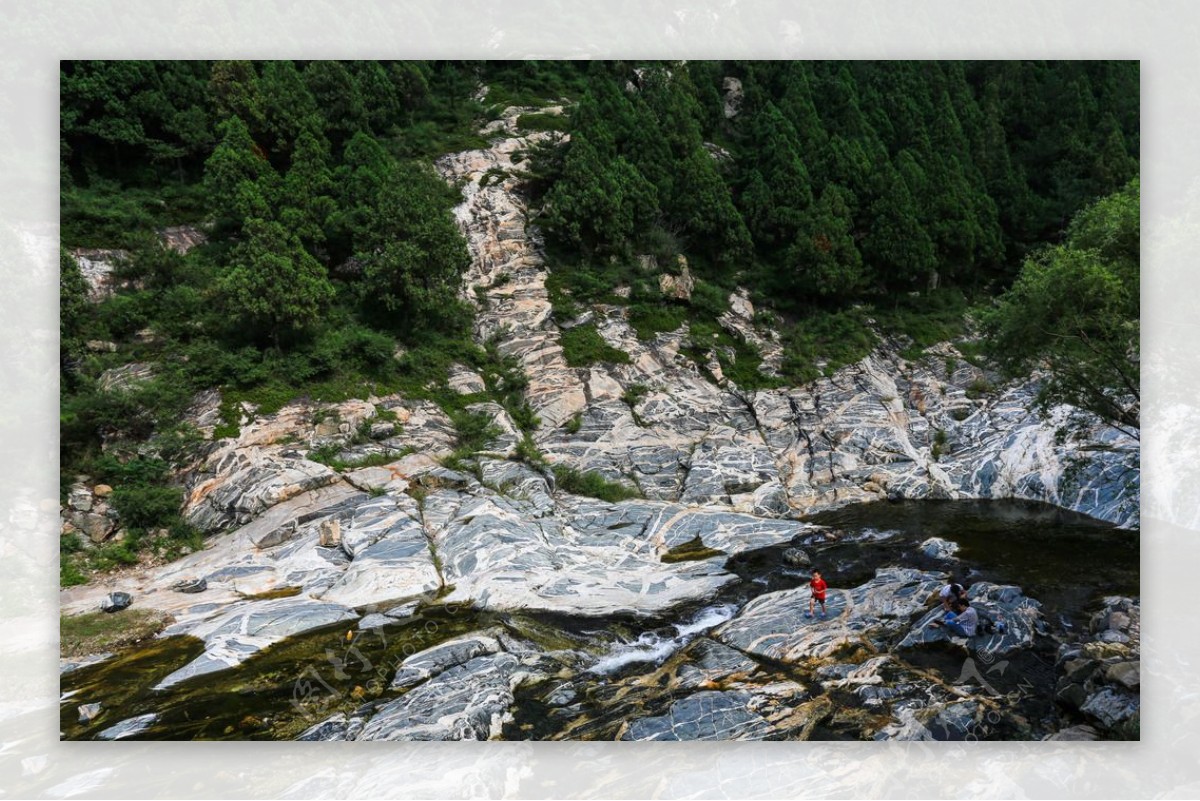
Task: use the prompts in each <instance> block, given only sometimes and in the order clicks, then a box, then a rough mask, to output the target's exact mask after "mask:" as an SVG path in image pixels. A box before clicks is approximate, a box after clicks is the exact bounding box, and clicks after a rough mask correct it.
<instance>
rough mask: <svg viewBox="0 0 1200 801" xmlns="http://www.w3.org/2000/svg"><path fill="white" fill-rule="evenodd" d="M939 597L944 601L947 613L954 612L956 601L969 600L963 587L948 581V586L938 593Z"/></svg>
mask: <svg viewBox="0 0 1200 801" xmlns="http://www.w3.org/2000/svg"><path fill="white" fill-rule="evenodd" d="M938 597H939V598H941V599H942V609H945V610H946V611H947V612H953V611H954V604H955V602H956V601H960V600H961V601H965V600H967V591H966V590H965V589H964V588H963V585H961V584H958V583H956V582H954V581H947V582H946V586H945V587H942V589H941V590H940V591H938Z"/></svg>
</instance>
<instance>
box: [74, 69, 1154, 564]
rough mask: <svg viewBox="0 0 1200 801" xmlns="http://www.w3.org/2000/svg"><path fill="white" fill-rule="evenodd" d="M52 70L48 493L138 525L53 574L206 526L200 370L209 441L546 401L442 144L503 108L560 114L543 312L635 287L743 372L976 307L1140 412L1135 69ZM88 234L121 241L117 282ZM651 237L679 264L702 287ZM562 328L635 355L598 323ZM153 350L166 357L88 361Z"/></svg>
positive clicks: (1053, 362)
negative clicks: (511, 342)
mask: <svg viewBox="0 0 1200 801" xmlns="http://www.w3.org/2000/svg"><path fill="white" fill-rule="evenodd" d="M481 87H486V88H487V91H486V93H485V92H482V91H481ZM60 88H61V140H60V149H61V162H60V168H61V231H62V246H63V250H62V258H61V281H60V289H61V321H60V334H61V345H60V367H61V474H62V486H63V492H64V493H65V492H66V491H67V488H68V487H69V485H70V482H71V481H72V480H73V478H74V476H75V475H77V474H80V473H87V474H88V475H90V476H92V477H94V478H97V479H99V480H103V481H107V482H108V483H110V484H112V485H113V486H114V487H115V490H114V495H113V499H112V501H113V505H114V506H115V507H116V508H117V510H118V512H119V513H120V515H121V518H122V520H124V521H126V524H127V527H128V530H129V531H130V532H131V533H130V536H128V537H126V539H125V540H124V541H123V542H121V543H119V544H113V545H106V546H104V548H101V549H97V550H90V551H88V552H87V553H86V554H85V553H83V549H82V546H81V544H80V543H78V542H72V541H70V540H69V539H68V538H64V540H63V542H62V549H63V553H64V559H63V568H62V579H63V582H64V583H77V582H79V581H83V580H85V579H86V574H87V573H88V572H89V571H91V570H102V569H105V568H107V567H111V566H112V565H115V564H120V563H122V562H127V561H133V560H135V559H136V558H137V554H138V552H139V550H140V549H142V548H144V547H145V546H146V542H145V537H144V535H146V534H147V533H148V532H149V531H151V530H152V529H166V530H168V531H169V532H170V536H169V537H168V538H167V539H166V545H162V544H161V540H160V541H159V542H160V545H159V546H156V547H165V548H166V549H167V550H168V551H170V550H171V549H176V550H182V549H186V548H191V547H196V544H197V541H198V536H199V535H198V534H197V532H195V531H192V530H191V529H190V528H189V527H188V526H187V525H186V524H185V523H184V522H183V521H182V520H181V519H180V517H179V513H178V512H179V508H180V505H181V501H182V496H181V490H180V489H179V488H178V487H177V486H175V485H174V484H172V482H171V481H170V476H171V471H172V470H173V469H174V468H176V467H177V466H179V465H182V464H184V463H186V462H187V461H188V459H189V458H190V456H191V455H192V454H194V453H195V452H196V449H197V448H198V447H199V446H200V445H201V439H200V437H199V435H198V433H197V432H196V431H195V430H192V429H190V428H189V426H187V425H186V424H184V423H182V422H181V420H183V419H184V414H183V413H184V411H185V410H186V409H187V407H188V406H189V404H190V403H191V401H192V399H193V397H194V396H195V394H196V393H197V392H199V391H201V390H205V389H209V388H219V389H220V390H221V392H222V398H223V405H222V422H221V425H220V426H219V427H218V429H217V434H216V435H217V436H228V435H231V434H233V433H235V432H236V431H237V429H238V426H239V425H240V424H242V423H243V422H244V421H243V420H242V419H241V417H240V412H239V402H240V401H252V402H254V403H256V404H258V407H259V411H260V412H270V411H272V410H273V409H278V408H279V407H281V406H282V405H283V404H285V403H287V402H289V401H291V400H294V399H296V398H301V397H307V398H311V399H313V400H318V401H335V400H342V399H345V398H349V397H365V396H367V395H369V394H372V393H374V394H381V393H384V392H393V391H402V392H405V393H406V394H409V395H411V396H413V397H425V398H430V399H432V400H435V401H436V402H438V403H439V404H441V405H442V406H443V408H445V409H446V411H447V412H448V414H450V416H451V418H452V419H453V420H454V422H455V424H456V425H457V426H458V429H459V435H460V445H461V447H460V450H461V452H462V453H463V454H469V453H470V452H471V450H472V448H473V447H477V446H478V443H479V441H480V440H481V439H486V437H487V432H486V431H484V430H482V425H481V423H480V421H479V420H478V419H475V418H473V417H472V416H471V415H469V414H468V413H466V412H465V411H464V405H465V404H464V400H463V399H462V397H461V396H458V395H457V394H456V393H453V392H451V391H449V390H448V389H447V386H446V379H447V368H448V367H449V365H450V364H451V363H452V362H455V361H460V362H464V363H467V364H469V365H471V366H472V367H474V368H475V369H477V370H478V371H479V372H480V373H481V374H482V375H483V376H484V377H485V379H486V382H487V385H488V388H487V392H488V394H489V396H490V397H493V398H495V399H497V400H498V401H500V402H501V403H502V404H503V405H504V406H505V407H506V408H508V409H509V410H510V411H511V412H512V414H513V419H514V420H516V421H517V422H518V423H519V424H520V425H521V426H522V427H523V428H525V429H526V430H527V431H530V430H532V429H534V428H536V427H537V425H538V421H537V419H536V417H534V416H533V414H532V412H530V411H529V409H528V407H526V406H525V405H524V402H523V399H522V387H523V384H522V381H523V376H522V375H521V374H520V371H519V370H518V369H516V368H515V367H514V365H513V364H512V363H511V362H510V361H508V360H506V359H504V358H501V357H500V356H499V355H498V353H497V352H496V350H495V348H494V347H489V346H488V345H487V343H483V344H480V343H475V342H473V341H472V338H471V334H470V331H471V318H472V312H473V307H472V306H471V305H470V304H469V303H466V302H464V301H463V300H462V299H461V297H460V292H459V288H460V276H461V273H462V271H463V270H464V269H465V267H466V266H467V264H468V262H469V256H468V251H467V247H466V243H465V241H464V240H463V238H462V236H461V235H460V233H459V231H458V229H457V227H456V224H455V222H454V219H453V216H452V211H451V210H452V208H453V207H454V205H455V204H456V203H457V202H458V198H459V187H455V186H450V185H448V184H447V183H446V182H445V181H443V180H442V179H441V177H440V176H439V175H438V174H437V172H436V171H435V170H434V168H433V162H434V160H436V159H437V158H438V157H439V156H441V155H443V154H446V153H451V152H458V151H462V150H468V149H472V148H477V147H481V146H484V145H485V144H486V140H485V139H483V138H481V135H480V133H479V130H480V128H481V127H482V125H483V124H484V123H485V122H487V121H488V120H491V119H494V118H495V117H497V116H498V115H499V113H500V112H501V111H502V110H503V109H505V108H506V107H508V106H512V105H520V106H529V107H546V106H549V105H552V104H553V105H562V106H563V109H564V113H563V114H562V115H561V116H557V115H550V114H541V113H538V112H537V110H536V108H534V109H533V110H530V111H529V112H528V113H524V114H523V115H522V116H521V118H520V120H519V122H520V125H521V126H522V127H523V128H525V129H526V130H551V131H556V132H558V135H557V136H555V137H552V138H551V139H550V140H549V142H548V143H547V144H544V145H541V146H538V147H536V148H531V149H530V150H529V151H528V152H526V153H522V154H521V163H522V166H523V167H524V168H526V169H527V173H528V187H529V192H530V195H531V196H530V203H531V208H532V209H533V213H532V215H531V217H532V218H531V222H532V223H533V224H535V225H537V226H538V227H539V228H540V229H541V230H542V231H543V232H544V234H545V240H546V251H547V265H548V267H549V269H550V272H551V277H550V283H549V287H550V289H551V293H552V300H553V301H554V305H555V313H556V316H557V317H560V318H562V317H564V316H566V315H573V314H576V313H578V311H580V308H579V307H580V304H586V303H589V302H598V301H604V302H613V303H620V304H623V305H627V306H628V307H629V319H630V321H631V323H632V324H633V326H634V327H635V329H636V330H637V332H638V335H639V336H642V337H646V338H649V337H652V336H653V335H654V334H655V333H657V332H660V331H668V330H674V329H676V328H678V326H679V325H680V324H681V323H682V322H684V321H688V322H689V323H690V324H691V331H692V336H693V338H694V339H696V340H697V341H699V339H701V338H704V337H709V338H723V341H724V340H728V344H729V345H730V346H731V347H732V348H734V349H735V350H736V352H737V354H738V358H737V360H736V363H734V362H730V363H727V364H726V363H723V365H722V366H723V367H725V368H726V370H725V374H726V375H727V376H729V377H731V378H732V379H733V380H734V381H735V382H736V383H737V384H738V386H739V387H741V388H742V389H744V390H754V389H758V388H763V387H768V386H773V385H779V384H781V383H782V384H789V385H795V384H801V383H804V382H807V381H811V380H813V379H815V378H817V377H819V376H820V375H821V374H822V373H823V372H824V373H829V372H830V371H832V370H833V369H836V368H837V367H838V366H840V365H842V364H846V363H848V362H851V361H854V360H855V359H858V358H861V357H862V356H863V355H865V354H866V353H867V352H868V351H869V350H870V349H871V348H872V347H874V345H875V344H876V343H877V342H878V338H879V337H880V336H886V337H897V338H899V340H900V341H902V342H903V343H905V346H906V347H907V348H908V350H907V351H906V352H908V353H911V354H913V355H914V356H915V355H918V354H919V353H920V352H921V350H922V349H923V348H924V347H927V346H929V345H932V344H934V343H935V342H938V341H942V340H945V339H952V338H956V337H961V336H963V335H964V333H966V332H968V331H974V332H978V333H982V334H983V337H982V339H981V340H979V341H977V342H975V343H973V347H974V348H975V352H977V353H978V355H979V358H981V359H989V360H990V363H992V364H994V365H995V366H996V367H998V368H1000V369H1002V370H1004V371H1007V372H1008V373H1010V374H1014V375H1015V374H1020V372H1021V371H1028V370H1029V369H1032V367H1033V366H1034V365H1049V366H1050V367H1051V369H1052V375H1053V380H1051V381H1048V382H1047V384H1046V387H1045V389H1044V398H1045V402H1046V404H1047V405H1049V404H1052V403H1057V402H1062V401H1064V400H1065V401H1069V402H1071V403H1074V404H1076V405H1078V406H1080V408H1083V409H1087V410H1089V411H1092V412H1094V413H1096V414H1098V415H1100V416H1101V418H1102V419H1105V420H1108V421H1110V422H1112V423H1113V424H1114V425H1117V426H1119V427H1121V428H1123V429H1124V430H1127V431H1131V432H1135V433H1136V430H1137V427H1138V419H1137V387H1138V375H1137V350H1136V348H1137V341H1138V327H1137V326H1138V308H1139V307H1138V243H1139V229H1138V216H1139V214H1138V171H1139V167H1138V153H1139V67H1138V64H1137V62H1113V61H1091V62H1045V61H1041V62H1000V61H993V62H956V61H944V62H799V61H795V62H787V61H771V62H758V61H749V62H742V61H727V62H722V61H695V62H686V63H680V62H669V63H666V62H621V61H618V62H536V61H530V62H487V61H455V62H449V61H446V62H434V61H430V62H416V61H393V62H386V61H356V62H329V61H312V62H302V61H265V62H251V61H215V62H208V61H92V62H86V61H67V62H63V64H62V67H61V87H60ZM184 224H186V225H194V226H199V227H200V228H202V229H203V230H204V231H205V233H206V237H207V238H206V241H205V242H204V243H203V244H201V245H199V246H197V247H194V248H192V249H191V250H189V251H188V252H187V253H186V255H184V254H180V253H178V252H176V251H174V250H171V249H169V248H167V247H165V246H164V245H163V243H162V242H161V240H160V238H159V236H158V234H157V232H158V231H160V230H161V229H162V228H164V227H166V226H173V225H184ZM78 248H106V249H121V250H123V251H126V252H127V253H128V257H127V258H126V259H124V260H123V261H122V262H121V263H120V265H119V267H118V270H117V275H116V277H117V279H119V284H120V287H121V288H120V289H119V291H117V292H116V293H115V294H114V295H113V296H112V297H110V298H108V299H106V300H104V301H103V302H102V303H93V302H91V301H89V300H88V299H87V297H86V295H87V284H86V282H85V280H84V278H83V275H82V273H81V271H80V268H79V265H78V264H77V263H76V261H75V259H73V258H72V256H71V251H72V250H74V249H78ZM647 256H648V257H651V258H653V259H654V260H656V262H657V264H659V265H662V268H663V269H667V270H671V269H676V265H677V264H679V261H678V258H679V257H680V256H683V257H685V258H686V262H687V264H688V265H689V269H690V270H691V272H692V274H693V275H694V276H695V279H696V291H695V292H694V293H693V295H692V298H691V300H690V301H687V302H680V301H673V300H669V299H665V298H664V297H663V295H662V293H661V292H660V291H659V290H658V284H657V281H653V282H651V281H650V280H648V279H647V278H646V277H645V276H644V275H643V274H642V273H641V272H640V271H639V264H640V263H641V262H642V260H644V259H645V258H646V257H647ZM618 284H627V285H629V286H631V287H632V292H631V294H630V295H629V297H627V298H626V297H620V298H618V297H615V296H614V295H613V294H612V289H613V288H614V287H615V286H617V285H618ZM738 286H743V287H746V288H747V289H748V290H749V291H750V293H751V297H752V298H753V299H754V301H755V303H756V305H757V306H758V308H759V309H760V312H759V314H760V319H759V320H758V322H760V323H761V324H762V325H764V326H768V327H773V328H775V329H777V330H778V331H779V332H780V334H781V335H782V337H783V341H784V342H785V344H786V356H785V360H784V365H783V376H782V378H778V379H776V378H770V377H767V376H764V375H762V374H760V373H759V372H758V371H757V364H758V362H757V358H756V354H755V353H754V352H753V349H752V348H751V347H749V346H748V345H747V344H746V343H741V342H739V341H735V340H733V339H732V338H731V337H729V335H728V334H727V333H725V332H723V330H722V329H721V328H720V326H719V325H718V324H717V322H716V319H717V317H719V316H720V315H721V314H722V313H723V312H724V311H725V309H726V308H727V306H728V300H727V298H728V295H729V292H730V291H731V290H732V289H733V288H735V287H738ZM96 343H101V345H105V344H106V343H111V344H112V345H114V346H115V348H108V347H106V346H104V347H100V346H97V345H96ZM563 346H564V349H565V350H566V355H567V358H568V362H569V363H571V364H573V365H582V364H587V363H589V362H591V361H596V360H619V359H620V358H621V357H623V356H624V354H623V353H622V352H620V351H615V350H613V349H612V348H607V346H606V345H605V344H604V343H603V341H602V340H600V338H599V337H598V335H595V332H594V329H593V330H591V331H589V329H587V328H586V327H584V328H581V329H575V330H574V331H573V332H572V334H571V336H568V337H564V340H563ZM964 352H965V351H964ZM135 361H137V362H148V363H152V364H153V365H154V374H153V378H151V379H150V380H147V381H143V382H139V383H137V384H136V385H133V386H130V387H129V388H127V389H119V390H112V389H105V388H103V387H101V386H100V384H99V377H100V375H101V374H102V373H103V372H104V371H105V370H108V369H111V368H114V367H118V366H120V365H124V364H128V363H130V362H135Z"/></svg>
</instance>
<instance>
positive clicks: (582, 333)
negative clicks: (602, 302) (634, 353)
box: [560, 325, 629, 367]
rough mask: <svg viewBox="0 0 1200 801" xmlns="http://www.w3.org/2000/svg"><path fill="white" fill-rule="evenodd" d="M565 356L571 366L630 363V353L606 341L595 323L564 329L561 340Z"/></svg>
mask: <svg viewBox="0 0 1200 801" xmlns="http://www.w3.org/2000/svg"><path fill="white" fill-rule="evenodd" d="M560 342H561V344H562V349H563V356H564V357H565V358H566V360H567V364H568V365H569V366H571V367H588V366H590V365H593V364H597V363H601V362H604V363H611V364H629V354H628V353H626V352H625V351H623V350H617V349H616V348H614V347H612V346H611V345H609V344H608V343H607V342H605V341H604V338H603V337H602V336H600V332H599V331H598V330H596V326H594V325H580V326H576V327H575V328H572V329H570V330H568V331H564V332H563V334H562V337H561V340H560Z"/></svg>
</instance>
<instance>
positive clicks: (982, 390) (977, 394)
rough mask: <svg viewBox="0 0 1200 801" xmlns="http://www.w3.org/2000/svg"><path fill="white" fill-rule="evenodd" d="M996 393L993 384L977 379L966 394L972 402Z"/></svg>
mask: <svg viewBox="0 0 1200 801" xmlns="http://www.w3.org/2000/svg"><path fill="white" fill-rule="evenodd" d="M995 391H996V388H995V387H993V386H992V384H991V382H989V381H987V380H986V379H983V378H976V379H975V380H974V381H972V382H971V383H970V385H969V386H968V387H967V390H966V394H967V397H968V398H970V399H971V400H979V399H980V398H982V397H985V396H987V395H990V394H991V393H993V392H995Z"/></svg>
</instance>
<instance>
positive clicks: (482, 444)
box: [442, 410, 500, 471]
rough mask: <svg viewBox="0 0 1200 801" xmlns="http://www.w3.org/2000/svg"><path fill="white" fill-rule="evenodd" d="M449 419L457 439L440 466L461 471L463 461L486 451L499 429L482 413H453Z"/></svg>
mask: <svg viewBox="0 0 1200 801" xmlns="http://www.w3.org/2000/svg"><path fill="white" fill-rule="evenodd" d="M450 419H451V421H453V423H454V429H455V432H456V433H457V435H458V437H457V441H456V443H455V447H454V451H453V452H452V453H451V454H450V455H449V456H447V457H446V458H445V459H443V460H442V466H443V467H448V468H450V469H451V470H460V471H461V470H462V469H463V460H464V459H469V458H470V457H472V456H474V455H475V454H476V453H478V452H479V451H482V450H486V449H487V447H488V446H489V445H491V444H492V442H493V441H494V440H495V439H496V437H498V436H500V429H499V428H497V427H496V426H495V425H493V424H492V419H491V418H490V417H488V416H487V415H486V414H483V413H482V412H468V411H465V410H463V411H454V412H451V413H450Z"/></svg>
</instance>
